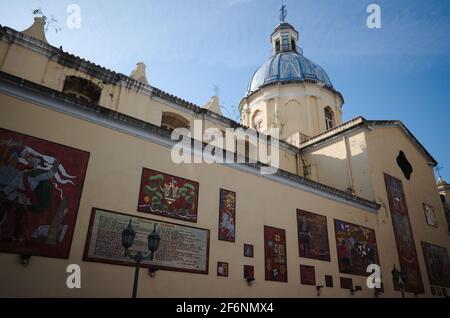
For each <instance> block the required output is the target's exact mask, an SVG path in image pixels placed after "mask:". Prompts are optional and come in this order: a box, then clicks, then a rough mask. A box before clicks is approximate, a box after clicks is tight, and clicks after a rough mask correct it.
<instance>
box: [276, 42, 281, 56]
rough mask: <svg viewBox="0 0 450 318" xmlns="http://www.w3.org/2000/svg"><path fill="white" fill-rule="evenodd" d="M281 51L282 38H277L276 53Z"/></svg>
mask: <svg viewBox="0 0 450 318" xmlns="http://www.w3.org/2000/svg"><path fill="white" fill-rule="evenodd" d="M280 51H281V45H280V40H276V41H275V53H277V54H278V53H280Z"/></svg>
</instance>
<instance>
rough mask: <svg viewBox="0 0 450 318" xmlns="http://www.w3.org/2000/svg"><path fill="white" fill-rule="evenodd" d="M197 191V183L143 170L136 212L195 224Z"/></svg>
mask: <svg viewBox="0 0 450 318" xmlns="http://www.w3.org/2000/svg"><path fill="white" fill-rule="evenodd" d="M198 191H199V184H198V182H195V181H190V180H187V179H183V178H180V177H175V176H172V175H169V174H166V173H163V172H159V171H155V170H151V169H145V168H144V169H143V172H142V180H141V188H140V193H139V203H138V211H139V212H144V213H150V214H155V215H160V216H165V217H169V218H173V219H179V220H183V221H188V222H194V223H195V222H197V211H198Z"/></svg>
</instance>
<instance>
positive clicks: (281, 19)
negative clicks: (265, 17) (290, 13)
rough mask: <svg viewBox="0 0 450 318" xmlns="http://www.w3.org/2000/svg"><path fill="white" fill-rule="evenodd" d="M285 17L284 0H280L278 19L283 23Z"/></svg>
mask: <svg viewBox="0 0 450 318" xmlns="http://www.w3.org/2000/svg"><path fill="white" fill-rule="evenodd" d="M286 17H287V10H286V6H285V5H284V0H281V9H280V21H281V22H282V23H284V22H285V20H286Z"/></svg>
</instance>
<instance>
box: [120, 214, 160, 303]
mask: <svg viewBox="0 0 450 318" xmlns="http://www.w3.org/2000/svg"><path fill="white" fill-rule="evenodd" d="M135 237H136V232H135V231H134V229H133V226H132V225H131V219H130V223H129V224H128V226H127V227H126V228H125V230H123V232H122V246H123V248H124V249H125V253H124V256H125V257H129V258H131V259H133V260H134V262H135V263H136V267H135V271H134V284H133V298H136V294H137V286H138V280H139V269H140V268H141V263H142V261H146V260H151V261H152V260H153V254H154V253H155V252H156V251H157V250H158V246H159V242H160V241H161V236H160V235H159V234H158V232H157V231H156V223H155V226H154V227H153V231H152V232H151V233H150V234H149V235H148V250H149V252H148V253H143V252H141V251H132V250H130V248H131V247H132V246H133V243H134V239H135Z"/></svg>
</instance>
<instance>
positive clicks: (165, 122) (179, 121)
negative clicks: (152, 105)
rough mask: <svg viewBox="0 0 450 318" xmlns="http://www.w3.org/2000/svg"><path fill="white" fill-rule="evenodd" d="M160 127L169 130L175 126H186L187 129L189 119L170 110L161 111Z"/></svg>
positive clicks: (188, 127)
mask: <svg viewBox="0 0 450 318" xmlns="http://www.w3.org/2000/svg"><path fill="white" fill-rule="evenodd" d="M161 127H163V128H165V129H169V130H174V129H177V128H186V129H188V130H189V129H190V125H189V120H187V119H186V118H184V117H182V116H180V115H178V114H174V113H170V112H165V113H163V115H162V120H161Z"/></svg>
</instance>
